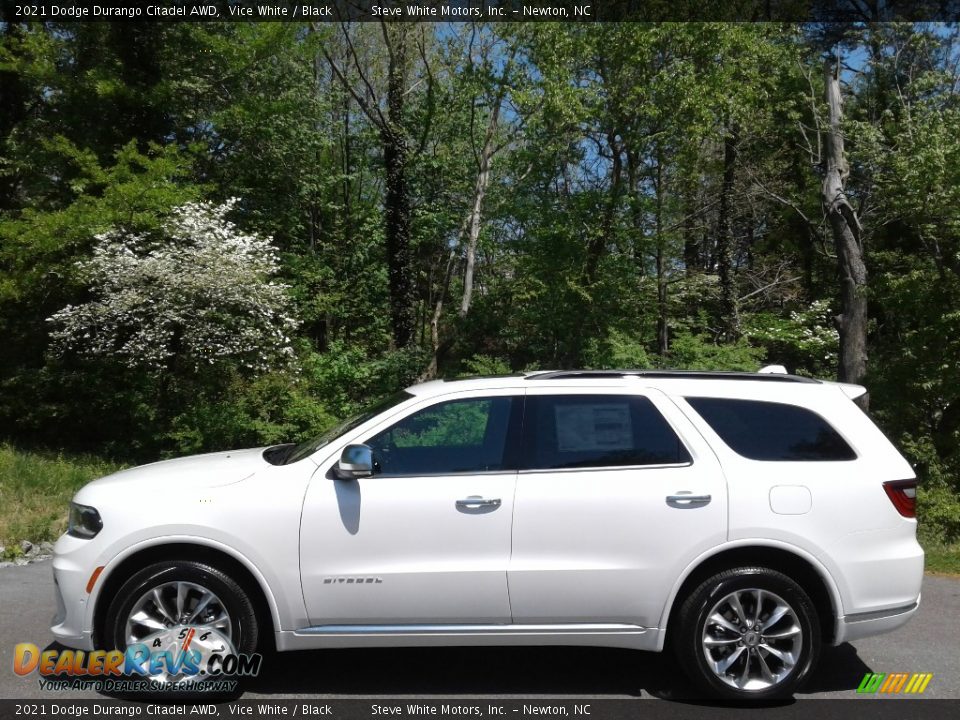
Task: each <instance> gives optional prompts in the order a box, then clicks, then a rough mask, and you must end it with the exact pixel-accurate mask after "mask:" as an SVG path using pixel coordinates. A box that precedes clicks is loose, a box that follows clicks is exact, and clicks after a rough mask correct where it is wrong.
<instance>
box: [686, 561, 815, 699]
mask: <svg viewBox="0 0 960 720" xmlns="http://www.w3.org/2000/svg"><path fill="white" fill-rule="evenodd" d="M754 589H756V590H760V591H763V594H761V595H760V597H761V603H760V604H761V612H763V613H765V619H769V618H770V616H771V615H772V614H773V608H777V607H778V606H779V601H783V603H785V604H786V605H787V606H788V607H789V609H790V610H792V612H793V615H792V616H791V615H789V614H787V615H785V616H784V618H783V619H782V620H780V621H775V624H774V625H771V626H770V627H769V628H768V629H769V631H770V633H771V635H770V638H772V637H773V635H775V634H777V633H789V632H791V631H792V628H793V627H794V626H795V625H799V628H800V634H799V651H798V652H789V653H788V654H787V657H791V658H793V659H794V660H795V663H794V664H793V666H792V668H790V669H788V668H787V665H786V663H784V662H783V661H781V660H780V659H779V658H778V657H777V656H776V655H772V654H771V653H770V652H769V651H768V650H766V649H765V647H773V648H774V650H777V651H778V652H781V653H782V652H783V650H784V648H787V649H789V650H791V651H792V650H794V648H795V647H796V646H795V645H794V644H793V643H794V642H795V639H796V637H797V635H796V634H795V633H794V634H793V635H789V636H788V637H787V638H780V639H770V638H767V639H766V643H767V645H764V644H763V643H764V638H762V637H758V636H759V635H762V633H757V632H751V630H752V627H751V626H750V625H749V619H750V618H754V619H755V618H756V617H757V616H756V615H755V614H754V612H755V605H756V603H755V602H754V603H753V605H750V602H751V598H755V597H756V595H755V594H754V593H749V592H744V594H743V595H739V594H738V595H737V596H736V598H737V601H738V602H741V600H742V602H741V609H742V610H743V613H744V615H746V616H747V617H748V622H747V625H746V627H747V634H743V633H742V632H739V631H740V630H741V629H742V628H737V631H738V632H734V631H732V630H729V629H725V628H722V627H721V626H720V625H719V624H718V623H716V622H710V623H708V618H709V617H710V615H711V613H712V612H713V610H714V608H715V607H716V606H717V604H718V603H723V601H725V600H726V599H727V598H728V597H729V596H730V595H731V594H732V593H735V592H737V591H749V590H754ZM767 593H769V594H767ZM720 607H721V608H724V607H725V608H727V609H728V610H727V615H729V617H727V615H724V618H723V619H726V620H728V621H729V620H730V618H734V617H736V613H735V612H734V611H733V607H732V605H730V604H724V605H721V606H720ZM721 614H723V613H722V612H721ZM760 617H761V618H764V615H761V616H760ZM793 618H795V619H796V623H794V622H793ZM765 619H761V620H760V622H759V623H757V625H758V626H760V627H762V626H763V624H764V622H765ZM675 622H676V625H677V626H676V628H673V630H674V639H673V641H672V643H673V649H674V651H675V652H676V654H677V658H678V659H679V661H680V664H681V666H682V667H683V669H684V671H685V672H686V674H687V675H688V676H689V677H690V679H691V680H692V681H693V682H694V683H695V685H696V686H697V688H698V690H699V691H700V692H701V693H702V694H703V696H704V697H710V698H719V699H723V700H733V701H744V700H746V701H764V700H775V699H780V698H784V697H789V696H790V695H791V694H792V693H793V692H794V691H795V690H796V689H797V688H798V687H799V686H800V685H801V683H803V682H804V681H805V680H806V679H807V677H809V675H810V672H811V671H812V669H813V668H814V667H815V665H816V663H817V660H818V659H819V657H820V645H821V640H820V621H819V618H818V617H817V612H816V610H815V609H814V606H813V603H812V602H811V601H810V598H809V596H808V595H807V594H806V593H805V592H804V591H803V588H801V587H800V586H799V585H798V584H797V583H796V582H794V581H793V580H791V579H790V578H789V577H787V576H786V575H784V574H783V573H780V572H777V571H775V570H771V569H769V568H763V567H740V568H733V569H731V570H725V571H723V572H721V573H717V574H716V575H714V576H712V577H710V578H708V579H707V580H705V581H704V582H702V583H701V584H700V585H699V586H698V587H697V588H696V589H695V590H694V591H693V592H692V593H691V594H690V595H689V596H688V597H687V598H686V600H684V602H683V604H682V605H681V606H680V610H679V612H678V614H677V616H676V620H675ZM788 625H789V626H788ZM708 636H709V638H710V641H711V642H712V641H713V639H714V638H716V639H718V640H720V641H722V644H718V645H717V646H710V647H707V646H705V644H704V639H705V637H708ZM748 636H749V637H748ZM731 638H739V640H733V641H731ZM755 643H760V644H759V645H756V644H755ZM738 651H739V652H738ZM735 653H736V654H737V655H738V657H737V658H736V660H734V662H733V664H732V665H730V667H729V668H727V670H724V671H722V672H721V674H720V675H718V673H717V672H715V670H714V669H713V667H711V664H710V662H709V661H708V658H707V655H708V654H710V656H711V658H712V659H713V660H714V661H715V662H716V663H717V666H720V665H723V664H724V662H725V661H727V660H729V659H730V658H731V656H732V655H734V654H735ZM718 657H719V661H717V658H718ZM761 659H762V664H761ZM764 668H765V669H766V670H767V671H770V672H771V675H770V676H768V677H774V678H776V681H775V682H770V681H769V679H768V677H764V675H763V673H764ZM741 670H746V672H747V673H748V674H749V675H751V676H753V675H759V677H756V678H755V679H754V680H751V681H749V682H748V683H746V684H747V685H748V687H746V688H741V687H738V686H735V685H732V684H729V683H728V682H727V681H725V680H724V679H723V678H722V677H721V675H723V676H724V677H727V678H729V681H730V682H732V683H734V684H738V683H739V682H740V681H741V679H742V678H743V677H744V676H743V674H742V672H741ZM728 673H729V674H728ZM730 675H736V676H737V677H730ZM764 682H770V685H769V686H768V687H760V686H761V685H762V684H763V683H764Z"/></svg>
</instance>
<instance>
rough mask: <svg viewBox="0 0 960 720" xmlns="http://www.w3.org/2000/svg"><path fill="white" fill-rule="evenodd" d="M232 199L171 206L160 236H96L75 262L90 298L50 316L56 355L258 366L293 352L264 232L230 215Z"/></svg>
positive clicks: (155, 365) (148, 365) (146, 364)
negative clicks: (247, 229)
mask: <svg viewBox="0 0 960 720" xmlns="http://www.w3.org/2000/svg"><path fill="white" fill-rule="evenodd" d="M235 203H236V200H235V199H234V200H229V201H227V202H226V203H224V204H222V205H214V204H211V203H189V204H186V205H183V206H181V207H178V208H176V209H175V210H174V211H173V213H172V214H171V217H170V219H169V220H168V222H167V223H166V225H165V227H164V232H163V237H162V238H161V239H159V240H158V239H157V237H155V236H146V235H138V234H127V233H122V232H120V231H117V230H112V231H110V232H107V233H104V234H102V235H98V236H97V237H96V240H97V243H96V245H95V247H94V250H93V256H92V257H91V258H89V259H87V260H83V261H81V262H79V263H78V264H77V268H78V271H79V272H80V275H81V277H82V278H83V279H84V280H85V281H86V282H87V283H88V285H89V288H90V292H91V295H92V298H91V299H90V300H89V301H88V302H85V303H83V304H80V305H68V306H67V307H65V308H63V309H62V310H60V311H59V312H58V313H56V314H55V315H53V316H52V317H50V318H49V319H48V321H49V322H50V324H51V326H52V330H51V333H50V335H51V339H52V341H53V349H54V351H55V352H59V353H63V352H66V351H73V352H77V353H81V354H85V355H88V356H96V357H105V358H113V359H116V360H119V361H120V362H122V363H124V364H125V365H127V366H128V367H131V368H134V367H135V368H145V369H148V370H154V371H159V370H165V369H166V370H168V369H170V368H172V367H174V366H175V365H176V366H177V367H180V368H183V369H187V368H192V369H194V370H196V369H199V368H201V367H203V366H209V365H215V364H217V363H218V362H222V361H232V362H237V363H240V364H242V365H243V366H246V367H248V368H250V369H254V370H267V369H270V368H272V367H276V366H277V365H279V364H283V363H285V362H286V361H288V360H289V358H290V357H291V356H292V354H293V350H292V348H291V346H290V333H291V330H293V329H294V328H295V327H296V321H295V320H294V319H293V318H292V317H291V316H290V315H289V312H288V310H287V306H288V302H289V298H288V295H287V292H286V290H287V286H285V285H283V284H281V283H279V282H277V281H276V280H274V279H273V278H274V276H275V275H276V272H277V270H278V267H279V260H278V258H277V253H276V250H275V249H274V247H273V245H272V244H271V241H270V238H264V237H260V236H257V235H250V234H245V233H243V232H241V231H240V230H239V229H238V228H237V227H236V225H234V224H233V223H231V222H230V221H228V220H227V219H226V215H227V213H228V212H229V211H230V210H231V208H232V207H233V205H234V204H235Z"/></svg>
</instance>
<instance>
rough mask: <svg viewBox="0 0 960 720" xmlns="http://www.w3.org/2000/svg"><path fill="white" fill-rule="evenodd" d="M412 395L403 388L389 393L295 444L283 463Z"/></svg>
mask: <svg viewBox="0 0 960 720" xmlns="http://www.w3.org/2000/svg"><path fill="white" fill-rule="evenodd" d="M412 397H413V395H411V394H410V393H408V392H406V391H405V390H401V391H400V392H398V393H396V394H395V395H390V396H389V397H387V398H384V399H383V400H381V401H380V402H378V403H374V404H373V405H371V406H370V407H368V408H367V409H366V410H364V411H363V412H361V413H359V414H357V415H354V416H353V417H350V418H347V419H346V420H344V421H343V422H342V423H340V424H339V425H334V426H333V427H332V428H330V429H329V430H327V431H326V432H325V433H323V434H322V435H318V436H317V437H315V438H313V439H311V440H307V441H306V442H303V443H300V444H299V445H297V446H296V447H295V448H293V450H291V451H290V454H289V455H287V457H286V460H284V463H283V464H284V465H289V464H290V463H295V462H297V461H298V460H303V458H305V457H307V456H308V455H313V454H314V453H315V452H316V451H317V450H319V449H320V448H322V447H324V446H325V445H329V444H330V443H332V442H333V441H334V440H336V439H337V438H338V437H340V436H341V435H343V434H345V433H348V432H350V431H351V430H353V429H354V428H355V427H359V426H360V425H362V424H363V423H365V422H366V421H367V420H370V419H371V418H373V417H375V416H376V415H379V414H380V413H382V412H384V411H385V410H389V409H390V408H392V407H394V406H396V405H399V404H400V403H402V402H406V401H407V400H409V399H410V398H412Z"/></svg>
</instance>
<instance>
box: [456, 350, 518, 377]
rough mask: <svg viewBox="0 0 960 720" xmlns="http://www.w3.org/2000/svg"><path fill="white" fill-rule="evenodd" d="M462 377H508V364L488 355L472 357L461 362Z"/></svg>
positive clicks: (501, 359)
mask: <svg viewBox="0 0 960 720" xmlns="http://www.w3.org/2000/svg"><path fill="white" fill-rule="evenodd" d="M462 374H463V375H466V376H471V375H509V374H510V363H509V362H507V361H506V360H504V359H503V358H499V357H491V356H490V355H474V356H473V357H469V358H467V359H466V360H464V361H463V373H462Z"/></svg>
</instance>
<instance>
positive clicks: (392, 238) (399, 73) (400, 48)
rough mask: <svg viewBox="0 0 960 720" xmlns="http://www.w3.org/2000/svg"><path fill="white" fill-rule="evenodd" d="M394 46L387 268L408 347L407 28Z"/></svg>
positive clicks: (402, 342) (398, 335) (386, 156)
mask: <svg viewBox="0 0 960 720" xmlns="http://www.w3.org/2000/svg"><path fill="white" fill-rule="evenodd" d="M398 35H399V39H398V41H397V42H396V43H395V44H394V45H393V48H392V52H391V54H390V66H389V69H388V75H387V125H386V127H384V128H382V129H381V133H380V135H381V141H382V142H383V160H384V165H385V166H386V176H387V177H386V192H385V198H384V202H385V205H386V207H385V210H386V236H387V237H386V241H387V263H388V267H387V271H388V277H389V284H390V320H391V323H392V328H393V340H394V344H395V345H396V346H397V347H398V348H402V347H406V346H407V345H409V344H410V342H411V340H412V339H413V324H414V323H413V300H414V297H413V283H412V282H411V277H410V275H411V271H410V193H409V188H408V186H407V164H408V162H409V158H410V155H409V147H408V145H407V137H406V134H405V133H404V131H403V96H404V90H405V87H404V86H405V82H404V80H405V75H406V72H405V70H406V62H407V60H406V51H407V47H406V43H407V41H406V37H405V35H404V32H403V30H401V32H400V33H398Z"/></svg>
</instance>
